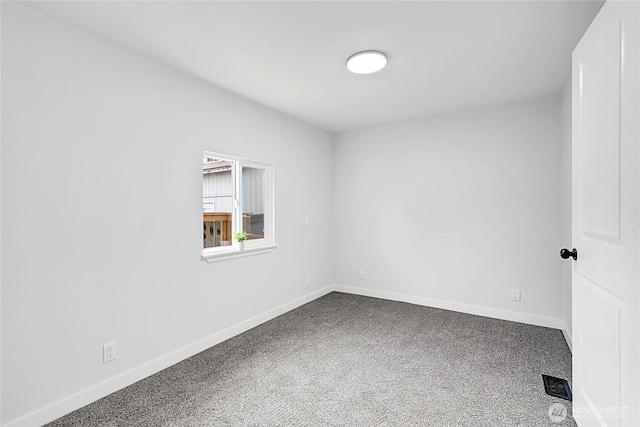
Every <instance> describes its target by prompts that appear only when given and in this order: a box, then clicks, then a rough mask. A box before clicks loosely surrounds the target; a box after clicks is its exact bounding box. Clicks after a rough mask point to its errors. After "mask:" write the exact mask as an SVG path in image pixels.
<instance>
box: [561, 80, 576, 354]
mask: <svg viewBox="0 0 640 427" xmlns="http://www.w3.org/2000/svg"><path fill="white" fill-rule="evenodd" d="M561 103H562V107H561V123H562V144H561V150H560V152H561V153H560V154H561V155H560V161H561V166H560V168H561V178H560V186H561V191H562V196H561V200H562V206H561V211H562V229H561V242H562V244H561V247H563V248H569V249H571V248H572V247H573V246H572V244H571V240H572V237H571V80H569V82H567V85H566V86H565V87H564V90H563V92H562V100H561ZM572 268H573V262H571V260H568V261H563V262H562V321H563V322H564V324H563V326H562V329H563V331H564V334H565V338H566V339H567V343H568V344H569V348H571V345H572V327H573V326H572V323H571V273H572Z"/></svg>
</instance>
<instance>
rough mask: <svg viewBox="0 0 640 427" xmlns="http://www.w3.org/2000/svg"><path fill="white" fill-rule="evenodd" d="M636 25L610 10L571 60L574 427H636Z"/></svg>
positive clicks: (639, 418) (612, 4)
mask: <svg viewBox="0 0 640 427" xmlns="http://www.w3.org/2000/svg"><path fill="white" fill-rule="evenodd" d="M639 15H640V8H639V3H638V2H637V1H615V0H613V1H612V0H610V1H608V2H607V3H605V4H604V6H603V7H602V9H601V10H600V13H599V14H598V16H597V17H596V18H595V20H594V21H593V23H592V24H591V26H590V27H589V29H588V30H587V32H586V33H585V35H584V37H583V38H582V40H581V41H580V43H579V44H578V46H577V47H576V49H575V50H574V52H573V67H572V68H573V74H572V77H573V87H572V89H573V90H572V96H573V98H572V101H573V113H572V114H573V153H572V155H573V161H572V165H573V172H572V173H573V177H572V193H573V201H572V203H573V205H572V206H573V215H572V221H573V246H574V247H575V248H576V249H577V253H578V258H577V261H575V262H574V266H573V328H574V329H573V339H574V348H573V396H574V397H573V411H574V417H575V418H576V420H577V421H578V425H580V426H591V425H596V426H598V425H599V426H640V415H639V407H640V357H639V356H640V352H639V346H640V320H639V319H640V317H639V315H638V311H639V309H640V294H639V292H638V287H639V279H640V252H639V227H638V222H639V219H640V211H639V208H638V200H639V196H640V181H639V179H640V175H639V173H638V169H639V168H638V166H639V164H640V151H639V145H640V144H639V143H640V141H639V139H640V134H639V132H638V128H639V126H638V122H639V121H640V110H639V108H638V99H639V98H640V94H639V91H640V87H639V85H638V80H639V74H640V67H639V66H638V63H639V61H640V58H639V56H640V55H639V53H640V45H639V44H640V43H639V40H638V39H639V37H640V34H639V31H638V21H639ZM572 262H573V261H572Z"/></svg>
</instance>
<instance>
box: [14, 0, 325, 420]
mask: <svg viewBox="0 0 640 427" xmlns="http://www.w3.org/2000/svg"><path fill="white" fill-rule="evenodd" d="M2 107H3V108H2V125H3V126H2V159H1V161H2V164H1V171H2V181H1V182H2V189H1V191H2V198H3V200H2V212H1V215H2V260H1V262H2V277H1V280H2V310H1V313H2V423H3V424H5V423H8V422H11V421H13V420H16V419H20V420H19V421H18V422H17V423H16V424H19V425H21V426H22V425H31V424H35V423H40V422H44V421H46V420H47V419H51V417H55V416H58V415H62V413H64V412H66V411H67V410H72V409H75V408H76V407H77V405H78V404H79V403H83V399H85V400H86V399H90V398H97V397H100V395H102V394H104V392H105V391H109V390H113V389H115V388H118V387H121V386H124V385H126V384H127V383H128V382H130V381H131V380H135V379H136V378H137V377H141V376H144V375H147V374H150V373H152V371H153V370H154V369H159V368H160V367H162V365H163V364H165V363H169V362H171V361H172V360H173V361H175V360H176V359H179V358H180V357H184V356H185V355H186V354H188V353H189V352H191V351H194V350H195V349H198V348H204V347H206V346H208V345H211V343H212V342H213V341H215V340H213V341H212V339H210V338H211V337H214V338H215V337H217V338H215V339H218V338H220V337H224V336H229V335H232V333H233V332H234V331H235V332H237V331H238V328H236V329H233V330H232V331H231V332H229V331H225V328H229V327H233V326H234V325H238V324H241V325H244V326H247V325H249V326H250V325H251V324H254V323H256V322H257V320H255V319H253V318H254V316H258V315H260V314H262V313H265V312H268V313H271V314H273V313H275V312H277V311H278V310H280V311H282V310H284V309H288V308H291V307H293V306H294V305H296V304H299V303H302V302H304V301H306V300H308V299H310V298H314V297H317V295H318V293H322V292H323V291H322V288H323V287H326V286H328V285H329V284H330V283H331V271H332V266H331V258H330V255H329V254H330V239H329V238H328V236H327V230H330V229H331V200H332V199H331V173H332V149H333V143H332V140H331V136H330V135H329V134H327V133H326V132H324V131H320V130H318V129H315V128H313V127H310V126H308V125H305V124H303V123H301V122H299V121H296V120H294V119H292V118H289V117H287V116H285V115H282V114H280V113H277V112H275V111H273V110H270V109H268V108H266V107H263V106H260V105H257V104H255V103H252V102H250V101H248V100H246V99H244V98H241V97H238V96H236V95H233V94H230V93H228V92H226V91H223V90H220V89H217V88H215V87H213V86H211V85H208V84H206V83H204V82H202V81H200V80H197V79H195V78H191V77H188V76H186V75H184V74H181V73H179V72H177V71H175V70H172V69H171V68H169V67H165V66H163V65H160V64H158V63H156V62H153V61H151V60H149V59H147V58H145V57H143V56H141V55H138V54H136V53H133V52H131V51H128V50H125V49H122V48H120V47H117V46H115V45H112V44H109V43H106V42H103V41H101V40H100V39H97V38H94V37H93V36H90V35H88V34H86V33H83V32H81V31H77V30H75V29H73V28H71V27H68V26H66V25H64V24H61V23H59V22H57V21H54V20H51V19H49V18H47V17H44V16H42V15H39V14H37V13H35V12H32V11H30V10H28V9H25V8H23V7H22V6H19V5H16V4H12V3H7V2H2ZM204 149H206V150H212V151H216V152H220V153H227V154H232V155H236V156H243V157H248V158H252V159H258V160H263V161H266V162H272V163H273V164H274V168H275V179H276V203H277V224H276V228H277V243H278V245H279V247H278V249H277V250H275V251H274V252H273V253H270V254H265V255H258V256H253V257H247V258H242V259H237V260H232V261H226V262H220V263H214V264H209V263H206V262H202V261H200V253H201V246H202V234H201V233H202V166H201V165H202V150H204ZM150 163H151V164H153V167H150ZM307 213H309V214H311V218H312V224H311V225H309V226H306V225H305V223H304V220H305V214H307ZM307 273H310V274H311V275H312V278H313V285H312V286H310V287H306V286H305V275H306V274H307ZM314 291H316V293H315V294H312V292H314ZM305 296H306V297H305ZM287 303H290V304H289V305H287V306H285V308H282V307H281V306H282V305H283V304H287ZM278 307H280V308H278ZM274 309H276V310H275V311H273V310H274ZM270 310H271V311H270ZM252 319H253V320H252ZM259 319H264V316H263V317H262V318H259ZM246 321H248V323H246ZM242 322H245V323H242ZM240 329H242V328H240ZM217 333H218V335H216V334H217ZM111 340H117V342H118V359H117V360H116V361H114V362H111V363H108V364H103V363H102V344H103V343H106V342H109V341H111ZM198 340H203V341H198ZM193 343H196V344H195V345H193V346H191V347H189V346H190V345H191V344H193ZM185 346H186V347H185ZM167 355H169V356H167ZM163 356H166V357H165V358H164V359H162V357H163ZM156 358H161V359H156ZM141 367H142V368H141ZM130 370H134V371H130ZM74 393H80V394H79V395H74ZM64 399H67V400H64ZM47 405H53V406H50V407H47ZM61 411H62V413H61ZM21 417H26V418H21ZM16 424H14V425H16Z"/></svg>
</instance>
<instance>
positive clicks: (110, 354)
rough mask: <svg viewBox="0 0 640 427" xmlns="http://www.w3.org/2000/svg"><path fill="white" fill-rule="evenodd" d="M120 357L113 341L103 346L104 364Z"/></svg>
mask: <svg viewBox="0 0 640 427" xmlns="http://www.w3.org/2000/svg"><path fill="white" fill-rule="evenodd" d="M116 357H118V352H117V347H116V342H115V341H111V342H108V343H106V344H104V345H103V346H102V363H107V362H111V361H112V360H115V359H116Z"/></svg>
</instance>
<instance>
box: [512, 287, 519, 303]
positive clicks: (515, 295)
mask: <svg viewBox="0 0 640 427" xmlns="http://www.w3.org/2000/svg"><path fill="white" fill-rule="evenodd" d="M511 301H518V302H520V289H511Z"/></svg>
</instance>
